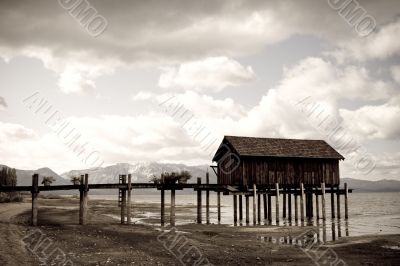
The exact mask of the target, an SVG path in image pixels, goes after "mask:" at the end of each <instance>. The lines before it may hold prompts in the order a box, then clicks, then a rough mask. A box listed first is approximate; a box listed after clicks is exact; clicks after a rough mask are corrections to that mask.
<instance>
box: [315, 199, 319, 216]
mask: <svg viewBox="0 0 400 266" xmlns="http://www.w3.org/2000/svg"><path fill="white" fill-rule="evenodd" d="M317 193H318V192H317ZM317 193H315V212H316V216H317V220H318V219H319V199H318V194H317Z"/></svg>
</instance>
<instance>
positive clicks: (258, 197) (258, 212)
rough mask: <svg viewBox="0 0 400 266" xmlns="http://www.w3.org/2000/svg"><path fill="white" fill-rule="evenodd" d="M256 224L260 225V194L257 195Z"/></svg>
mask: <svg viewBox="0 0 400 266" xmlns="http://www.w3.org/2000/svg"><path fill="white" fill-rule="evenodd" d="M257 222H258V224H260V223H261V194H257Z"/></svg>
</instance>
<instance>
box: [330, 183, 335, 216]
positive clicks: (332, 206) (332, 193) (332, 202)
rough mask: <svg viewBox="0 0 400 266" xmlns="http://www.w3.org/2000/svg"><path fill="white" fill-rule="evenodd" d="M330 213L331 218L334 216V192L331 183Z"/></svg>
mask: <svg viewBox="0 0 400 266" xmlns="http://www.w3.org/2000/svg"><path fill="white" fill-rule="evenodd" d="M331 214H332V218H335V194H334V189H333V186H332V185H331Z"/></svg>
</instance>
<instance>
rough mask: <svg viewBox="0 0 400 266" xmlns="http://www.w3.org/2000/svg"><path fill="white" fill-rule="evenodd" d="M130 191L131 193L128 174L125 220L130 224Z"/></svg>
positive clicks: (130, 176) (130, 182)
mask: <svg viewBox="0 0 400 266" xmlns="http://www.w3.org/2000/svg"><path fill="white" fill-rule="evenodd" d="M131 191H132V175H131V174H128V201H127V204H126V220H127V223H128V224H130V223H131Z"/></svg>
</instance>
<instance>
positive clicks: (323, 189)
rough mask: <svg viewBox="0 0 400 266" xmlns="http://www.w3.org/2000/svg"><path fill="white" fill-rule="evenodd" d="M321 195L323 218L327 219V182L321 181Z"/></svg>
mask: <svg viewBox="0 0 400 266" xmlns="http://www.w3.org/2000/svg"><path fill="white" fill-rule="evenodd" d="M321 197H322V202H321V203H322V220H324V221H325V220H326V210H325V183H321Z"/></svg>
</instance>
